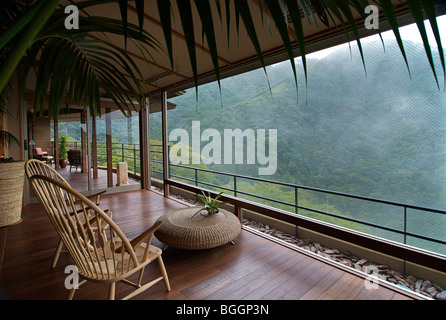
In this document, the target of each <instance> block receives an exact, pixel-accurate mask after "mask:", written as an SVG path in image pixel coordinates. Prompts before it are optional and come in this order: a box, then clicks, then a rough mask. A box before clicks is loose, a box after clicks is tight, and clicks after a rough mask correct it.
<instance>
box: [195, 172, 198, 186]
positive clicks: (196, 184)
mask: <svg viewBox="0 0 446 320" xmlns="http://www.w3.org/2000/svg"><path fill="white" fill-rule="evenodd" d="M194 171H195V186H197V187H198V170H197V168H195V169H194Z"/></svg>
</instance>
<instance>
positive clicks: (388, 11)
mask: <svg viewBox="0 0 446 320" xmlns="http://www.w3.org/2000/svg"><path fill="white" fill-rule="evenodd" d="M377 3H378V4H379V5H380V6H381V8H382V9H383V11H384V15H385V16H386V18H387V22H388V23H389V25H390V27H391V28H392V30H393V33H394V35H395V38H396V42H397V43H398V47H399V48H400V51H401V54H402V55H403V58H404V61H405V63H406V66H407V70H408V72H409V77H411V74H410V68H409V62H408V61H407V56H406V51H405V50H404V45H403V40H402V39H401V34H400V31H399V25H398V21H397V18H396V15H395V10H394V6H393V4H392V1H391V0H377Z"/></svg>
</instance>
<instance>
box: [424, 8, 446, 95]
mask: <svg viewBox="0 0 446 320" xmlns="http://www.w3.org/2000/svg"><path fill="white" fill-rule="evenodd" d="M422 4H423V8H424V12H425V13H426V16H427V17H428V19H429V22H430V24H431V27H432V32H433V33H434V36H435V41H436V42H437V47H438V53H439V55H440V62H441V65H442V67H443V78H444V85H443V86H444V87H446V73H445V58H444V51H443V45H442V44H441V38H440V32H439V29H438V24H437V14H436V13H435V6H434V3H433V2H432V1H429V0H422Z"/></svg>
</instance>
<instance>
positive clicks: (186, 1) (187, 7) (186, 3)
mask: <svg viewBox="0 0 446 320" xmlns="http://www.w3.org/2000/svg"><path fill="white" fill-rule="evenodd" d="M176 2H177V6H178V11H179V13H180V19H181V25H182V27H183V34H184V38H185V40H186V45H187V51H188V53H189V59H190V65H191V68H192V72H193V75H194V83H195V90H196V97H197V99H198V71H197V56H196V51H195V35H194V33H195V30H194V21H193V20H192V7H191V4H190V0H177V1H176Z"/></svg>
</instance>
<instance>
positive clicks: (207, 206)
mask: <svg viewBox="0 0 446 320" xmlns="http://www.w3.org/2000/svg"><path fill="white" fill-rule="evenodd" d="M201 193H202V194H203V196H204V198H200V197H198V196H196V198H197V199H198V201H200V202H201V203H202V204H203V208H201V209H200V210H198V211H197V212H195V213H194V215H193V216H192V217H191V218H193V217H195V215H196V214H197V213H199V212H201V211H207V214H208V215H215V214H217V213H219V211H220V210H219V209H218V207H219V206H221V205H222V204H225V203H227V202H226V201H225V202H221V203H217V200H218V199H219V198H220V197H221V195H222V193H223V192H220V193H219V194H218V195H217V196H216V197H215V199H212V198H211V194H208V195H207V196H206V194H205V193H204V192H203V191H201ZM202 215H203V214H202Z"/></svg>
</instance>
